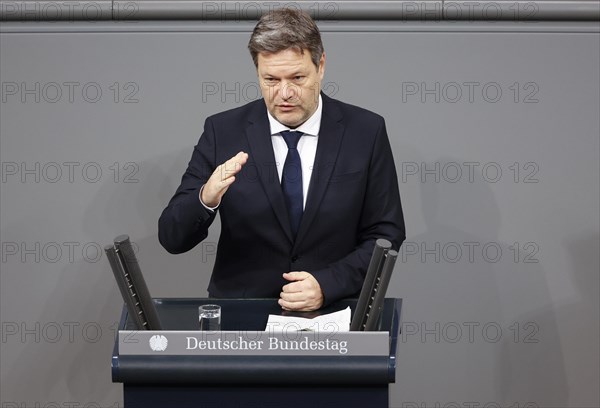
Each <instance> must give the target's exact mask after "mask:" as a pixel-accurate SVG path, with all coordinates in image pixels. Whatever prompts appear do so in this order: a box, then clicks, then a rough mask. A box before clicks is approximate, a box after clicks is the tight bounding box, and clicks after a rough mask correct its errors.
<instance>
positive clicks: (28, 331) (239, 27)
mask: <svg viewBox="0 0 600 408" xmlns="http://www.w3.org/2000/svg"><path fill="white" fill-rule="evenodd" d="M320 26H321V27H322V30H323V40H324V43H325V49H326V52H327V58H328V61H327V71H326V75H325V81H324V91H325V92H326V93H328V94H329V95H330V96H333V97H335V98H338V99H341V100H344V101H346V102H349V103H353V104H357V105H360V106H363V107H366V108H369V109H371V110H373V111H375V112H378V113H380V114H381V115H383V116H384V117H385V118H386V122H387V128H388V133H389V135H390V138H391V143H392V147H393V151H394V155H395V160H396V166H397V170H398V174H399V178H400V180H399V181H400V189H401V195H402V199H403V207H404V211H405V217H406V223H407V232H408V237H407V241H406V243H405V245H404V246H403V249H402V251H401V258H400V261H399V262H398V264H397V266H396V269H395V274H394V276H393V279H392V282H391V284H390V287H389V290H388V295H389V296H393V297H401V298H403V299H404V305H405V310H404V316H403V318H404V325H403V334H402V337H401V342H400V344H399V350H398V369H397V382H396V384H394V385H392V387H391V406H392V407H403V408H417V407H418V408H424V407H446V408H455V407H461V408H462V407H469V406H470V407H484V406H485V407H488V408H492V407H493V408H496V407H515V408H516V407H519V408H523V407H525V408H535V407H540V408H541V407H544V408H550V407H556V408H558V407H560V408H563V407H573V408H575V407H577V408H583V407H587V408H593V407H598V406H600V397H599V394H598V393H599V391H598V383H599V381H600V375H599V366H600V360H599V349H598V344H599V342H600V336H599V307H600V305H599V293H598V292H599V280H598V274H599V260H598V259H599V258H598V257H599V255H598V250H599V246H600V244H599V228H600V227H599V213H600V204H599V194H600V193H599V173H600V157H599V155H600V153H599V151H600V146H599V134H600V125H599V111H600V96H599V94H600V79H599V72H600V55H599V52H600V51H599V50H600V35H599V29H598V24H597V23H596V24H594V23H580V24H569V23H558V22H557V23H543V22H537V23H524V22H503V23H500V22H473V21H470V22H469V21H466V22H460V23H459V22H454V23H451V22H450V23H448V22H439V21H438V22H407V21H403V22H394V23H391V22H388V23H379V24H377V25H375V24H371V23H369V22H365V23H361V22H342V21H333V22H327V23H320ZM251 27H252V24H251V23H245V22H239V21H238V22H230V23H224V22H219V21H216V22H210V23H209V22H179V23H175V22H162V23H158V22H138V23H135V22H130V23H124V22H103V23H101V22H86V23H77V22H63V23H57V22H56V23H39V22H29V23H23V22H17V23H4V24H3V29H4V31H3V32H2V34H1V37H0V68H1V82H2V101H1V105H0V108H1V112H0V135H1V138H0V141H1V153H0V154H1V162H2V184H1V189H2V190H1V197H0V204H1V207H0V208H1V214H0V215H1V231H0V233H1V242H2V260H1V264H0V266H1V274H0V278H1V282H0V283H1V291H0V294H1V296H0V306H1V310H0V314H1V322H2V339H1V343H0V345H1V352H0V354H1V362H2V364H1V395H2V397H1V401H2V407H7V408H8V407H11V408H12V407H17V406H18V407H25V406H26V407H33V406H42V407H55V406H61V407H62V406H89V407H92V406H103V407H104V406H112V407H116V406H119V405H122V393H121V388H120V385H119V384H112V383H111V374H110V355H111V351H112V346H113V336H114V331H115V327H116V323H117V321H118V318H119V312H120V308H121V304H122V301H121V298H120V295H119V292H118V289H117V286H116V284H115V282H114V279H113V277H112V273H111V271H110V269H109V266H108V262H107V260H106V259H105V256H104V255H103V254H102V252H100V250H101V248H102V246H103V245H105V244H108V243H110V242H111V241H112V239H113V238H114V237H115V236H116V235H119V234H122V233H127V234H129V235H130V236H131V238H132V240H133V241H134V242H135V243H136V245H137V247H138V258H139V260H140V263H141V266H142V270H143V271H144V274H145V277H146V280H147V283H148V286H149V288H150V291H151V293H152V294H153V296H155V297H202V296H205V295H206V286H207V283H208V278H209V275H210V271H211V269H212V264H213V261H214V253H215V247H216V242H217V239H218V232H219V223H218V222H216V223H215V225H214V226H213V227H212V231H211V234H210V235H209V237H208V238H207V239H206V241H205V242H204V243H202V244H201V245H199V246H198V247H197V248H195V249H194V250H192V251H190V252H189V253H187V254H183V255H177V256H173V255H170V254H168V253H167V252H166V251H165V250H163V249H162V248H161V247H160V245H159V243H158V240H157V219H158V217H159V215H160V212H161V211H162V209H163V208H164V206H165V205H166V203H167V201H168V200H169V198H170V197H171V195H172V194H173V193H174V191H175V189H176V187H177V185H178V183H179V180H180V177H181V175H182V173H183V171H184V169H185V167H186V165H187V162H188V160H189V158H190V155H191V152H192V147H193V146H194V145H195V144H196V142H197V140H198V138H199V136H200V134H201V132H202V127H203V123H204V119H205V118H206V117H207V116H208V115H211V114H214V113H217V112H220V111H222V110H225V109H229V108H233V107H235V106H239V105H241V104H244V103H246V102H248V101H250V100H253V99H255V98H256V97H257V96H258V87H257V85H256V83H255V72H254V68H253V65H252V62H251V59H250V57H249V55H248V54H247V51H246V48H245V46H246V43H247V40H248V36H249V32H250V30H251ZM71 90H72V94H71V93H70V91H71ZM98 90H101V94H100V93H98ZM499 92H501V93H499ZM19 404H21V405H19ZM35 404H38V405H35ZM53 404H55V405H53ZM68 404H77V405H68ZM282 406H283V405H282Z"/></svg>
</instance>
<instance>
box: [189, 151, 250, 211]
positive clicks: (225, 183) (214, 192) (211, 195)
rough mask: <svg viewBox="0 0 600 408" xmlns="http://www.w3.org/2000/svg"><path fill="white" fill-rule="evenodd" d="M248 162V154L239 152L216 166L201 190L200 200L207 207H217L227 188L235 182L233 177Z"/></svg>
mask: <svg viewBox="0 0 600 408" xmlns="http://www.w3.org/2000/svg"><path fill="white" fill-rule="evenodd" d="M247 161H248V153H244V152H239V153H238V154H236V155H235V156H233V157H232V158H231V159H229V160H227V161H226V162H225V163H222V164H220V165H219V166H217V168H216V169H215V171H214V172H213V174H212V175H211V176H210V178H209V179H208V181H207V182H206V184H205V185H204V188H203V189H202V190H201V195H200V200H201V201H202V202H203V203H204V205H206V206H207V207H217V206H218V205H219V204H220V203H221V198H222V197H223V195H224V194H225V192H227V189H228V188H229V186H230V185H231V184H232V183H233V182H234V181H235V175H236V174H237V173H239V172H240V170H241V169H242V166H243V165H244V164H246V162H247Z"/></svg>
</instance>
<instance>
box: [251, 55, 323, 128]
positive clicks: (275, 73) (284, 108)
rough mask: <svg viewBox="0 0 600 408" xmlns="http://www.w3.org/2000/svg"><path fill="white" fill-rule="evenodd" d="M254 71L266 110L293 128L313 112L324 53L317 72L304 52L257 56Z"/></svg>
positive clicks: (317, 94) (319, 87) (321, 78)
mask: <svg viewBox="0 0 600 408" xmlns="http://www.w3.org/2000/svg"><path fill="white" fill-rule="evenodd" d="M257 71H258V81H259V83H260V89H261V91H262V95H263V98H264V99H265V104H266V105H267V109H268V110H269V112H270V113H271V115H273V117H274V118H275V119H277V120H278V121H279V122H280V123H283V124H284V125H286V126H288V127H290V128H296V127H298V126H300V125H301V124H303V123H304V122H306V120H307V119H308V118H309V117H310V116H311V115H312V114H313V113H314V112H315V111H316V110H317V105H318V103H319V92H320V90H321V81H322V80H323V74H324V73H325V53H323V55H322V56H321V61H319V68H318V69H317V67H315V64H313V63H312V60H311V55H310V52H309V51H308V50H304V52H303V53H300V52H299V51H296V50H294V49H291V48H290V49H287V50H284V51H280V52H277V53H259V54H258V69H257Z"/></svg>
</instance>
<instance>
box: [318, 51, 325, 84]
mask: <svg viewBox="0 0 600 408" xmlns="http://www.w3.org/2000/svg"><path fill="white" fill-rule="evenodd" d="M319 76H320V78H321V80H322V79H323V77H324V76H325V51H323V54H321V59H320V60H319Z"/></svg>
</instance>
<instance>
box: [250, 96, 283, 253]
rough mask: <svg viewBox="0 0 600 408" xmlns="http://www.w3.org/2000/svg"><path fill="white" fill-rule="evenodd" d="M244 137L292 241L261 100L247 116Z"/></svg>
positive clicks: (265, 110) (261, 179)
mask: <svg viewBox="0 0 600 408" xmlns="http://www.w3.org/2000/svg"><path fill="white" fill-rule="evenodd" d="M246 138H247V139H248V144H249V145H250V152H249V153H250V158H251V160H253V161H254V165H255V166H257V168H258V173H259V177H260V182H261V184H262V186H263V188H264V190H265V193H266V195H267V197H268V199H269V202H270V203H271V206H272V207H273V212H274V213H275V216H276V217H277V219H278V221H279V223H280V224H281V227H282V228H283V230H284V231H285V234H286V236H287V237H288V239H289V240H290V242H293V241H294V239H293V237H292V228H291V226H290V219H289V215H288V211H287V207H286V205H285V199H284V197H283V192H282V191H281V184H280V182H279V176H278V175H277V167H276V166H275V155H274V154H273V142H272V141H271V128H270V126H269V119H268V118H267V108H266V106H265V104H264V101H263V100H260V102H258V103H257V104H256V107H255V109H254V110H253V111H252V112H251V113H250V115H249V116H248V126H247V127H246Z"/></svg>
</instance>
